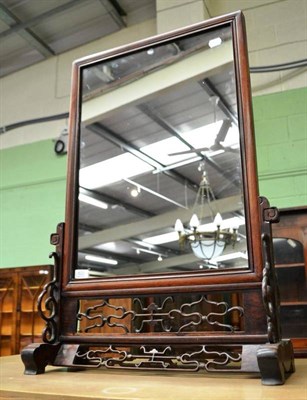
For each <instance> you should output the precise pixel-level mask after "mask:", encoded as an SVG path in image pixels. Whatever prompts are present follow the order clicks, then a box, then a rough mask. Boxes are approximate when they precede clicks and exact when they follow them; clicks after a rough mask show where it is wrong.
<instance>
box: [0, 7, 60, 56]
mask: <svg viewBox="0 0 307 400" xmlns="http://www.w3.org/2000/svg"><path fill="white" fill-rule="evenodd" d="M0 19H1V20H2V21H3V22H5V23H6V24H7V25H8V26H11V28H10V29H7V30H6V31H4V32H2V33H1V34H0V37H1V36H2V37H3V36H6V34H5V33H6V32H7V34H8V33H11V32H13V31H14V28H15V26H16V28H15V30H16V31H17V26H21V25H22V22H21V21H20V20H19V19H18V18H17V17H16V16H15V15H14V14H13V13H12V12H11V11H10V10H9V9H8V8H6V7H5V5H4V4H2V3H0ZM17 33H18V34H19V36H21V37H22V38H23V39H24V40H25V41H26V42H27V43H29V45H30V46H31V47H33V48H35V49H36V50H37V51H38V52H39V53H40V54H41V55H42V56H44V57H45V58H47V57H50V56H53V55H55V53H54V51H53V50H52V49H51V48H50V47H49V46H48V45H47V44H46V43H44V42H43V40H42V39H41V38H39V37H38V36H37V35H36V34H35V33H34V32H32V31H31V30H30V29H29V28H26V27H25V28H20V29H19V28H18V32H17Z"/></svg>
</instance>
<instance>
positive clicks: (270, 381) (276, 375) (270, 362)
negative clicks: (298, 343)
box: [257, 340, 295, 385]
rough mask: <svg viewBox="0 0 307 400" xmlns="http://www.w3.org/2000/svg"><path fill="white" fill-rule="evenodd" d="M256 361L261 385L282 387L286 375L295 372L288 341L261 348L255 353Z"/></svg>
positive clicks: (291, 349) (291, 347)
mask: <svg viewBox="0 0 307 400" xmlns="http://www.w3.org/2000/svg"><path fill="white" fill-rule="evenodd" d="M257 360H258V365H259V370H260V374H261V381H262V384H263V385H282V384H284V382H285V379H286V377H287V375H288V374H290V373H292V372H294V371H295V365H294V353H293V346H292V343H291V341H290V340H282V341H280V342H278V343H268V344H265V345H263V346H261V347H260V348H259V349H258V351H257Z"/></svg>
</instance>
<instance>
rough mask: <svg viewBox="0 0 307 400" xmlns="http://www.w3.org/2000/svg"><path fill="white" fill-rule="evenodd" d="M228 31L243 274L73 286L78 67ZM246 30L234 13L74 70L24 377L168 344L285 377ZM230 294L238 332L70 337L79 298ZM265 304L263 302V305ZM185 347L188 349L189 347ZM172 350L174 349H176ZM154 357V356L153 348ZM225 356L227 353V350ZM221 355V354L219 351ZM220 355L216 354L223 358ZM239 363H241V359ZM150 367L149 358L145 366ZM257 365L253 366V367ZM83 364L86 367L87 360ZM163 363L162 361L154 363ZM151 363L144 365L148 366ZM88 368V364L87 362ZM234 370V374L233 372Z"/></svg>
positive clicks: (273, 215)
mask: <svg viewBox="0 0 307 400" xmlns="http://www.w3.org/2000/svg"><path fill="white" fill-rule="evenodd" d="M226 25H230V26H231V28H232V34H233V49H234V68H235V73H236V90H237V104H238V120H239V128H240V135H241V159H242V166H243V167H242V169H243V182H244V202H245V216H246V225H247V232H248V253H249V268H248V269H247V270H246V269H241V270H240V269H239V270H235V271H223V272H222V273H221V272H210V273H208V272H206V273H203V274H202V273H199V274H197V276H195V275H194V276H193V275H192V274H191V273H176V274H167V275H154V276H150V275H149V276H137V277H135V276H127V277H121V278H120V279H119V278H116V279H113V278H105V279H92V280H86V279H85V280H74V279H72V266H73V265H74V263H75V261H76V254H77V233H76V230H77V215H78V200H77V196H78V169H79V148H80V146H79V145H80V143H79V141H80V136H79V128H80V119H79V118H80V110H81V104H80V101H81V100H80V99H81V93H80V90H81V89H80V88H81V72H82V68H83V67H86V66H90V65H93V64H95V63H97V62H99V61H101V60H108V59H111V58H112V57H115V56H120V55H123V54H129V53H131V52H133V51H135V50H137V49H145V48H146V47H150V46H152V45H155V44H161V43H165V42H167V41H171V40H173V39H175V38H178V37H180V36H186V35H190V34H195V33H197V32H201V31H203V30H206V29H211V28H216V27H219V26H221V27H222V26H226ZM245 36H246V35H245V24H244V18H243V15H242V13H241V12H237V13H233V14H229V15H226V16H222V17H217V18H213V19H210V20H208V21H205V22H203V23H199V24H196V25H192V26H190V27H187V28H184V29H180V30H177V31H173V32H170V33H166V34H162V35H159V36H157V37H153V38H149V39H145V40H142V41H139V42H137V43H133V44H130V45H126V46H122V47H119V48H116V49H113V50H109V51H105V52H103V53H99V54H96V55H94V56H90V57H86V58H83V59H81V60H78V61H76V62H75V63H74V64H73V71H72V92H71V105H70V128H69V131H70V141H69V148H68V154H69V158H68V178H67V179H68V181H67V182H68V184H67V193H66V216H65V224H59V226H58V230H57V233H56V234H53V235H52V236H51V242H52V243H53V244H55V245H56V251H55V252H54V253H53V256H54V258H55V270H56V272H55V277H54V280H53V281H52V282H51V283H50V285H49V286H48V287H46V288H45V291H44V293H42V296H41V300H40V301H41V302H42V301H43V298H44V296H47V297H48V296H49V297H48V298H49V300H48V301H49V305H51V304H52V306H51V309H52V310H53V311H52V312H51V313H50V315H47V316H45V317H44V315H43V317H44V318H45V320H46V323H47V326H46V330H45V332H44V334H43V339H44V342H45V343H44V344H41V345H40V346H39V345H35V346H32V347H29V348H27V349H26V350H25V351H24V352H23V354H22V358H23V361H24V363H25V365H26V373H27V374H34V373H41V372H43V371H44V368H45V366H46V365H47V364H48V363H49V364H53V365H68V366H72V367H73V366H78V367H80V363H79V364H78V363H75V362H74V360H75V357H76V354H77V353H78V351H79V349H80V348H82V346H83V347H84V346H85V347H84V348H87V349H88V348H89V347H90V346H99V345H100V346H110V345H111V346H112V345H114V346H126V347H127V346H131V347H132V348H134V347H137V345H141V344H142V345H152V346H162V345H165V346H166V345H173V346H175V347H176V346H177V347H176V351H180V348H185V347H189V346H190V347H191V346H192V347H193V346H196V345H197V344H199V343H201V344H203V347H204V348H205V347H206V346H207V345H210V346H214V348H215V349H217V351H221V349H222V350H223V349H224V347H223V346H225V348H228V349H229V347H230V348H233V347H235V346H239V347H241V348H242V350H240V351H241V353H242V365H241V368H240V371H241V372H252V371H254V372H259V371H260V372H261V376H262V381H263V383H265V384H280V383H283V382H284V380H285V373H287V372H293V371H294V364H293V351H292V347H291V342H289V341H281V339H280V333H279V322H278V296H277V288H276V282H275V274H274V266H273V264H274V263H273V256H272V246H271V226H270V224H271V223H272V222H274V221H275V220H277V218H278V213H277V211H276V209H274V208H271V207H270V206H269V203H268V202H267V201H266V199H264V198H259V194H258V185H257V178H256V176H257V168H256V156H255V143H254V135H253V120H252V109H251V91H250V80H249V68H248V56H247V45H246V40H245ZM220 292H226V293H229V294H231V293H237V294H239V295H240V296H242V299H243V300H242V303H243V308H244V312H245V313H246V315H247V316H248V315H250V316H252V318H246V320H245V326H244V330H243V331H242V332H240V333H231V334H230V333H229V332H226V333H221V332H215V331H213V332H210V333H209V334H207V335H206V334H204V333H203V332H201V333H193V334H184V335H176V334H169V333H165V332H164V333H163V334H160V335H158V334H140V333H130V334H129V335H115V334H100V335H99V334H97V335H94V336H90V337H89V336H82V335H75V334H73V332H74V330H75V329H76V328H75V325H76V318H72V315H76V313H77V309H78V304H79V301H80V300H82V299H89V298H92V299H96V298H97V299H98V298H107V299H109V298H120V297H128V298H129V297H133V296H155V295H157V296H164V295H169V296H172V295H176V294H177V293H180V294H185V295H190V294H191V295H192V294H193V293H205V294H206V295H207V294H214V293H220ZM263 300H264V303H263ZM190 347H189V348H190ZM178 349H179V350H178ZM154 350H156V349H154ZM230 351H231V350H230ZM222 353H223V351H222ZM222 353H220V354H222ZM240 357H241V356H240ZM152 360H153V359H152ZM257 360H258V361H257ZM87 361H89V360H87ZM161 362H162V361H161ZM147 363H149V364H150V361H149V360H147ZM83 364H87V362H86V361H83ZM88 364H89V365H91V362H88ZM237 371H238V369H236V372H237Z"/></svg>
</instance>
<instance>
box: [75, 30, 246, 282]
mask: <svg viewBox="0 0 307 400" xmlns="http://www.w3.org/2000/svg"><path fill="white" fill-rule="evenodd" d="M82 82H83V84H82V107H81V140H80V143H81V144H80V170H79V186H80V188H79V221H78V222H79V225H78V228H79V229H78V232H79V236H78V265H77V267H76V268H75V271H74V276H75V278H91V277H112V276H118V275H143V274H157V273H158V274H161V273H162V274H163V273H168V274H169V273H180V272H181V273H182V272H184V273H186V272H189V273H199V272H204V271H211V270H215V271H216V270H221V271H225V270H226V269H234V268H247V267H248V255H247V244H246V233H245V217H244V199H243V185H242V169H241V157H240V133H239V128H238V118H237V103H236V83H235V72H234V64H233V45H232V37H231V27H230V25H229V26H226V27H223V28H221V29H218V30H210V31H209V32H205V33H204V32H202V33H197V34H194V35H190V36H189V37H186V38H182V39H180V38H179V39H176V40H175V41H172V42H165V43H162V44H158V45H154V46H152V47H150V48H149V47H147V48H144V49H142V50H138V51H134V52H130V53H128V54H124V55H119V56H115V57H113V58H111V59H107V60H105V61H102V62H100V63H97V64H94V65H91V66H88V67H85V68H84V69H83V70H82Z"/></svg>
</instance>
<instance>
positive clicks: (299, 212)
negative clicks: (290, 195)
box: [273, 207, 307, 357]
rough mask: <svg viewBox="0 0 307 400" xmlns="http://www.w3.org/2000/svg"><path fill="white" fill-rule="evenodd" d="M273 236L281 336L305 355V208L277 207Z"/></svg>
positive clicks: (306, 306)
mask: <svg viewBox="0 0 307 400" xmlns="http://www.w3.org/2000/svg"><path fill="white" fill-rule="evenodd" d="M273 236H274V239H273V242H274V252H275V265H276V274H277V279H278V283H279V288H280V302H281V304H280V305H281V308H280V314H281V327H282V335H283V337H284V338H291V339H292V342H293V345H294V350H295V355H296V356H304V357H307V207H298V208H289V209H282V210H280V222H279V224H275V225H273Z"/></svg>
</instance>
